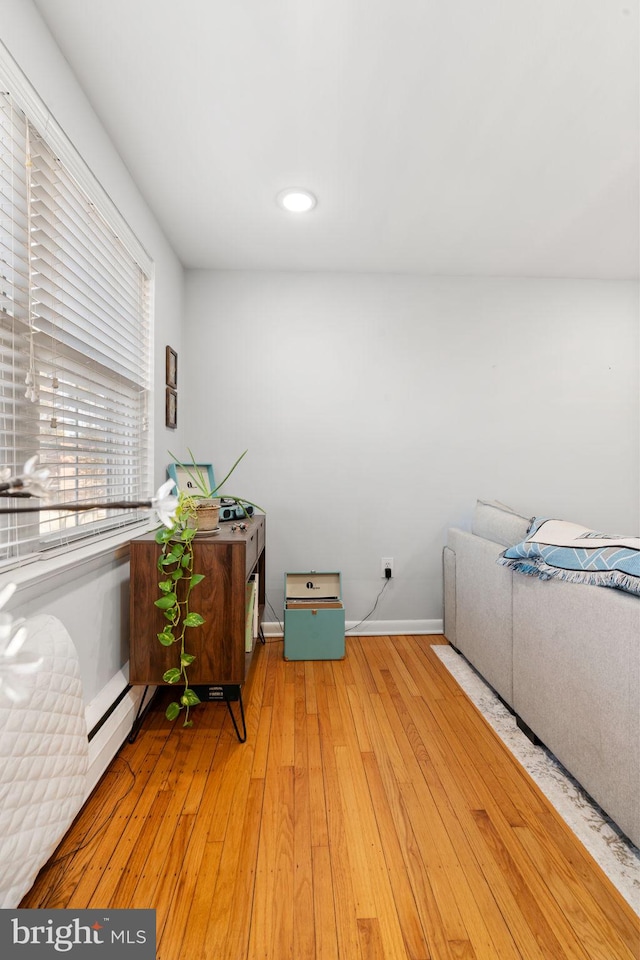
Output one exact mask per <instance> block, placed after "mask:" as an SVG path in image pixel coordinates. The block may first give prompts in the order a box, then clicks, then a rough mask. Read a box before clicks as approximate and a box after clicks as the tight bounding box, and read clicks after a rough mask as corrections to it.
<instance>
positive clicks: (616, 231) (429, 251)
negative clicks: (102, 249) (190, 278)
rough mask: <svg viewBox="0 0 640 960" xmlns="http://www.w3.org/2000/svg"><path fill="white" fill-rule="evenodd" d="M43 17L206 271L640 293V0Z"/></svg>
mask: <svg viewBox="0 0 640 960" xmlns="http://www.w3.org/2000/svg"><path fill="white" fill-rule="evenodd" d="M34 2H35V5H36V7H37V8H38V9H39V11H40V12H41V14H42V16H43V18H44V19H45V21H46V23H47V24H48V26H49V28H50V30H51V32H52V33H53V35H54V37H55V39H56V41H57V43H58V45H59V46H60V48H61V49H62V51H63V53H64V55H65V57H66V59H67V60H68V62H69V64H70V65H71V67H72V69H73V70H74V72H75V74H76V76H77V77H78V79H79V81H80V84H81V85H82V87H83V88H84V90H85V92H86V94H87V96H88V98H89V100H90V101H91V103H92V105H93V107H94V109H95V111H96V112H97V114H98V115H99V117H100V119H101V120H102V123H103V125H104V126H105V128H106V129H107V131H108V133H109V135H110V136H111V138H112V140H113V142H114V143H115V145H116V147H117V149H118V150H119V152H120V154H121V156H122V158H123V159H124V162H125V163H126V165H127V167H128V168H129V170H130V171H131V173H132V175H133V177H134V179H135V180H136V182H137V184H138V186H139V187H140V189H141V191H142V193H143V194H144V196H145V197H146V200H147V202H148V203H149V205H150V206H151V208H152V209H153V210H154V212H155V214H156V216H157V218H158V220H159V222H160V224H161V225H162V227H163V229H164V231H165V232H166V234H167V237H168V238H169V240H170V242H171V243H172V245H173V247H174V248H175V250H176V252H177V254H178V256H179V257H180V259H181V260H182V262H183V263H184V264H185V265H186V266H189V267H214V268H231V269H279V270H280V269H285V270H289V269H292V270H339V271H343V270H349V271H375V272H378V271H384V272H418V273H425V274H440V275H443V274H453V275H467V274H471V275H478V274H480V275H483V274H484V275H486V274H489V275H497V276H513V275H515V276H529V277H532V276H533V277H539V276H550V277H601V278H612V279H616V278H631V277H637V276H638V261H639V243H638V233H639V229H638V220H639V216H638V181H639V169H638V152H639V151H638V148H639V119H638V118H639V81H638V60H639V57H638V0H224V2H223V0H34ZM44 93H45V98H46V91H45V92H44ZM290 185H296V186H303V187H306V188H308V189H310V190H312V191H314V192H315V193H316V195H317V196H318V206H317V207H316V209H315V210H314V211H313V212H312V213H311V214H308V215H307V216H306V217H300V216H298V217H296V216H295V215H292V214H287V213H285V212H284V211H282V210H281V209H280V208H279V207H277V206H276V204H275V196H276V194H277V193H278V191H280V190H281V189H282V188H283V187H286V186H290Z"/></svg>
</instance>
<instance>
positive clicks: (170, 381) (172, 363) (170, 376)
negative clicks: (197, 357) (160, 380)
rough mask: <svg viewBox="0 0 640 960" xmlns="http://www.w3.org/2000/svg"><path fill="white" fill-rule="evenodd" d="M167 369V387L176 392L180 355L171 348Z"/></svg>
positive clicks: (168, 351)
mask: <svg viewBox="0 0 640 960" xmlns="http://www.w3.org/2000/svg"><path fill="white" fill-rule="evenodd" d="M166 368H167V386H168V387H172V388H173V389H174V390H175V389H176V388H177V386H178V354H177V353H176V351H175V350H172V349H171V347H167V355H166Z"/></svg>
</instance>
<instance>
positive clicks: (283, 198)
mask: <svg viewBox="0 0 640 960" xmlns="http://www.w3.org/2000/svg"><path fill="white" fill-rule="evenodd" d="M276 200H277V201H278V204H279V205H280V206H281V207H283V208H284V209H285V210H288V211H289V213H308V212H309V210H313V208H314V207H315V205H316V203H317V202H318V201H317V200H316V198H315V197H314V195H313V194H312V193H311V192H310V191H309V190H301V189H300V188H299V187H289V188H288V189H287V190H281V191H280V193H279V194H278V196H277V197H276Z"/></svg>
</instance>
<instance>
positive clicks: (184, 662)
mask: <svg viewBox="0 0 640 960" xmlns="http://www.w3.org/2000/svg"><path fill="white" fill-rule="evenodd" d="M246 453H247V451H246V450H245V451H244V453H242V454H241V455H240V456H239V457H238V459H237V460H236V462H235V463H234V465H233V466H232V467H231V469H230V470H229V472H228V473H227V474H226V476H225V478H224V480H222V481H221V483H218V484H216V485H215V487H214V488H213V489H211V485H210V484H209V483H208V477H207V475H206V474H205V473H204V472H203V470H202V469H201V468H200V467H199V466H198V464H197V463H196V459H195V457H194V456H193V454H192V452H191V450H189V456H190V457H191V463H189V464H184V463H181V462H180V461H179V460H178V459H177V458H176V457H175V456H174V455H173V454H172V453H171V452H169V454H170V456H171V457H173V459H174V461H175V463H176V464H178V466H180V467H182V468H183V469H184V470H186V472H187V473H188V475H189V477H190V479H191V481H192V486H193V487H194V488H195V489H196V490H197V493H195V494H191V493H190V494H185V493H184V492H181V493H179V495H178V505H177V508H176V510H175V513H174V515H173V518H172V521H171V523H170V524H168V525H165V526H163V527H161V528H160V529H159V530H158V531H157V532H156V535H155V540H156V543H157V544H159V545H160V548H161V551H160V556H159V558H158V570H159V572H160V573H161V575H162V579H161V580H160V582H159V583H158V589H159V590H160V597H159V599H158V600H155V601H154V602H155V605H156V606H157V607H159V608H160V610H162V613H163V615H164V618H165V620H166V624H165V626H164V628H163V630H162V631H161V632H160V633H159V634H158V640H159V641H160V643H161V644H162V645H163V646H166V647H169V646H174V645H176V646H177V648H178V657H177V662H176V665H175V666H174V667H171V668H170V669H169V670H167V671H166V672H165V673H164V674H163V678H162V679H163V680H164V682H165V683H170V684H174V683H179V682H181V681H182V684H183V688H182V693H181V695H180V697H179V699H178V700H175V701H172V702H171V703H170V704H169V706H168V707H167V709H166V717H167V719H168V720H175V719H176V718H177V717H178V716H179V715H180V713H181V712H182V710H184V711H185V719H184V726H185V727H190V726H193V721H192V720H191V719H190V718H189V713H190V710H191V707H194V706H196V705H197V704H198V703H200V699H199V697H198V695H197V693H196V692H195V690H193V689H192V688H191V686H190V685H189V667H190V666H191V664H192V663H193V662H194V660H195V656H194V655H193V654H192V653H189V650H188V643H187V637H188V631H189V630H190V629H193V628H197V627H200V626H202V624H203V623H204V622H205V621H204V618H203V617H202V616H201V615H200V614H199V613H197V612H196V611H195V610H193V609H192V606H191V602H192V596H191V593H192V590H193V588H194V587H196V586H197V585H198V584H199V583H201V582H202V580H204V575H203V574H201V573H196V572H194V569H193V564H194V551H193V540H194V537H195V536H196V534H197V533H198V532H203V530H204V529H205V528H203V526H202V516H201V512H206V511H207V510H210V509H211V508H212V507H213V509H214V512H215V521H214V522H213V525H212V526H211V527H209V526H207V527H206V529H207V530H214V529H215V528H216V527H217V521H218V513H219V510H220V494H219V491H220V489H221V487H222V486H223V484H224V483H225V482H226V481H227V480H228V479H229V477H230V476H231V474H232V473H233V471H234V470H235V469H236V467H237V466H238V464H239V463H240V461H241V460H242V458H243V457H244V456H245V454H246ZM225 496H226V497H228V498H229V499H230V500H232V501H234V502H235V503H237V504H239V505H240V506H242V509H243V510H245V504H249V505H250V506H252V507H257V504H254V503H251V501H250V500H246V499H244V498H240V497H237V496H235V495H229V494H226V495H225ZM212 501H213V503H212ZM258 509H262V508H261V507H258ZM245 513H246V510H245ZM205 522H208V523H211V522H212V521H211V519H210V518H208V520H207V521H205Z"/></svg>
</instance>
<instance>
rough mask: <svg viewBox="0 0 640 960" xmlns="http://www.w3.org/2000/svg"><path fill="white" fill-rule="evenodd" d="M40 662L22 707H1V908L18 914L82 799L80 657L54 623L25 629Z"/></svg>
mask: <svg viewBox="0 0 640 960" xmlns="http://www.w3.org/2000/svg"><path fill="white" fill-rule="evenodd" d="M25 626H27V628H28V635H27V639H26V641H25V644H24V647H25V649H28V650H29V651H30V652H34V653H37V654H38V655H39V656H41V657H42V664H41V665H40V667H39V668H38V671H37V673H35V674H33V675H30V676H29V677H27V678H26V680H25V682H24V685H26V686H28V688H29V698H28V699H27V701H26V702H24V703H18V704H14V703H9V702H7V701H5V700H0V907H17V906H18V904H19V903H20V901H21V899H22V897H23V896H24V895H25V893H27V892H28V890H29V889H30V888H31V886H32V885H33V882H34V880H35V878H36V876H37V875H38V871H39V870H40V868H41V867H42V866H43V865H44V864H45V863H46V862H47V860H48V859H49V857H50V856H51V854H52V853H53V851H54V850H55V848H56V846H57V845H58V843H59V842H60V840H61V839H62V837H63V836H64V834H65V832H66V831H67V829H68V828H69V826H70V824H71V823H72V821H73V819H74V817H75V816H76V814H77V813H78V811H79V809H80V807H81V806H82V804H83V802H84V800H85V799H86V772H87V764H88V743H87V729H86V723H85V713H84V702H83V697H82V685H81V681H80V667H79V663H78V655H77V652H76V649H75V647H74V645H73V642H72V640H71V638H70V636H69V634H68V633H67V631H66V629H65V628H64V626H63V625H62V624H61V623H60V621H59V620H57V619H56V618H55V617H52V616H38V617H33V618H31V619H30V620H27V621H26V624H25Z"/></svg>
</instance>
